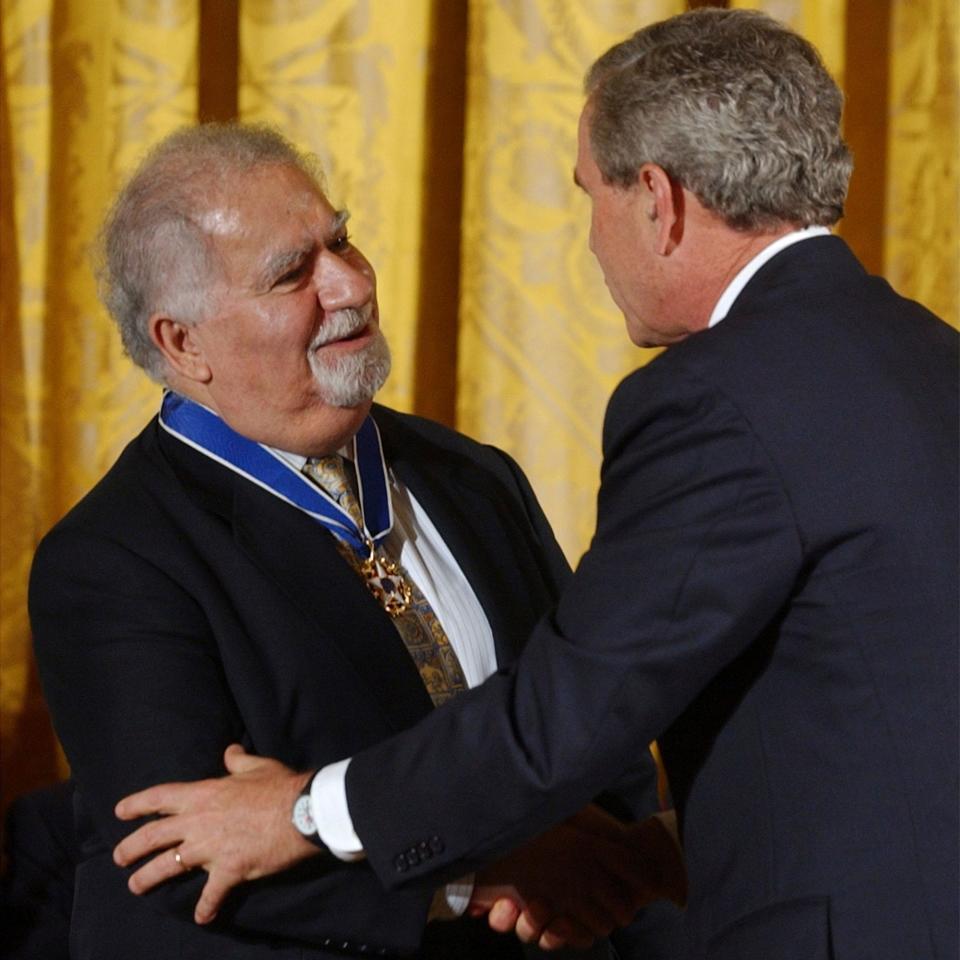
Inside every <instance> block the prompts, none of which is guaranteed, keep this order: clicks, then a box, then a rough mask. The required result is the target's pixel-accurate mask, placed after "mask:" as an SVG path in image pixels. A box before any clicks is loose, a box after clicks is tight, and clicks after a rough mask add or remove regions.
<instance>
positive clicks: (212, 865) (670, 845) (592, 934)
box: [114, 745, 686, 950]
mask: <svg viewBox="0 0 960 960" xmlns="http://www.w3.org/2000/svg"><path fill="white" fill-rule="evenodd" d="M224 761H225V764H226V768H227V771H228V774H229V775H228V776H226V777H221V778H218V779H215V780H202V781H198V782H195V783H168V784H161V785H159V786H156V787H151V788H150V789H148V790H144V791H142V792H140V793H137V794H133V795H132V796H129V797H126V798H125V799H124V800H121V801H120V803H118V804H117V807H116V814H117V816H118V817H119V818H120V819H121V820H133V819H137V818H140V817H144V816H149V815H157V814H159V815H160V818H159V819H156V820H151V821H150V822H148V823H146V824H144V825H143V826H141V827H139V828H138V829H137V830H135V831H134V832H133V833H131V834H130V835H129V836H127V837H126V838H125V839H124V840H123V841H121V843H119V844H118V845H117V847H116V849H115V851H114V860H115V862H116V863H117V864H118V865H119V866H122V867H126V866H130V865H131V864H134V863H136V862H137V861H140V860H143V859H144V858H147V857H150V859H148V860H146V862H145V863H143V864H142V865H140V866H139V868H138V869H137V870H136V871H135V872H134V873H133V874H132V875H131V877H130V880H129V887H130V890H131V891H132V892H133V893H135V894H142V893H146V892H147V891H148V890H151V889H152V888H154V887H155V886H157V885H158V884H160V883H163V882H164V881H166V880H169V879H171V878H172V877H176V876H180V875H182V874H183V872H185V871H190V870H193V869H196V868H202V869H203V870H205V871H206V872H207V874H208V877H207V881H206V884H205V886H204V888H203V891H202V893H201V895H200V899H199V900H198V902H197V906H196V909H195V912H194V919H195V920H196V922H197V923H209V922H210V921H211V920H213V918H214V917H215V916H216V915H217V912H218V910H219V909H220V906H221V905H222V903H223V901H224V899H225V898H226V896H227V894H228V893H229V892H230V890H231V889H233V888H234V887H236V886H237V885H239V884H241V883H243V882H246V881H249V880H254V879H257V878H260V877H264V876H268V875H270V874H274V873H278V872H280V871H282V870H286V869H288V868H290V867H292V866H294V865H295V864H297V863H299V862H300V861H302V860H305V859H307V858H309V857H312V856H317V855H322V851H321V850H320V849H319V848H318V847H316V846H314V845H313V844H311V843H310V842H309V841H308V840H307V839H305V838H304V837H303V836H302V835H301V834H300V833H299V832H298V831H297V830H296V829H295V828H293V826H292V824H291V822H290V817H289V811H290V810H291V809H292V807H293V801H294V799H295V798H296V797H297V796H298V795H299V793H300V791H301V790H302V788H303V787H304V785H305V784H306V781H307V779H308V777H309V774H303V773H296V772H294V771H293V770H290V769H289V768H288V767H286V766H284V765H283V764H281V763H279V762H278V761H276V760H271V759H268V758H265V757H257V756H253V755H252V754H248V753H246V752H245V751H244V750H243V749H242V748H241V747H239V746H237V745H234V746H231V747H228V748H227V751H226V753H225V755H224ZM659 899H668V900H672V901H673V902H675V903H677V904H678V905H683V904H684V903H685V902H686V872H685V869H684V865H683V860H682V857H681V853H680V848H679V845H678V842H677V840H676V837H675V824H674V822H673V814H672V812H670V813H667V814H661V815H658V816H656V817H650V818H648V819H647V820H644V821H642V822H639V823H622V822H621V821H619V820H617V819H615V818H614V817H611V816H610V815H609V814H607V813H606V812H604V811H603V810H601V809H600V808H599V807H596V806H593V805H590V806H587V807H585V808H584V809H583V810H581V811H580V812H579V813H577V814H575V815H574V816H572V817H570V818H569V819H568V820H565V821H564V822H563V823H560V824H558V825H557V826H555V827H553V828H551V829H550V830H548V831H546V832H545V833H543V834H541V835H540V836H538V837H535V838H534V839H533V840H530V841H528V842H527V843H525V844H523V845H522V846H520V847H518V848H516V849H515V850H514V851H512V852H511V853H509V854H507V855H506V856H505V857H503V858H502V859H501V860H498V861H496V862H495V863H492V864H491V865H489V866H488V867H486V868H484V869H483V870H481V871H479V872H478V873H477V875H476V877H475V880H474V884H473V892H472V895H471V898H470V901H469V904H468V906H467V913H468V914H470V915H471V916H475V917H479V916H483V915H486V916H487V918H488V923H489V925H490V926H491V927H492V928H493V929H494V930H496V931H498V932H500V933H509V932H511V931H512V932H514V933H516V935H517V937H519V938H520V939H521V940H522V941H524V942H525V943H537V944H539V946H540V947H541V948H542V949H545V950H554V949H559V948H561V947H573V948H578V949H582V948H586V947H588V946H590V944H591V943H593V942H594V941H595V940H596V939H597V938H599V937H603V936H606V935H607V934H609V933H610V932H611V931H613V930H614V929H616V928H618V927H623V926H626V925H627V924H629V923H630V922H631V921H632V920H633V918H634V916H635V914H636V912H637V910H639V909H640V908H641V907H643V906H644V905H646V904H647V903H650V902H651V901H653V900H659ZM438 922H440V921H438Z"/></svg>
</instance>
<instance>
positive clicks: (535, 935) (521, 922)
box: [514, 900, 554, 943]
mask: <svg viewBox="0 0 960 960" xmlns="http://www.w3.org/2000/svg"><path fill="white" fill-rule="evenodd" d="M553 915H554V911H553V908H552V907H551V906H550V905H549V904H547V903H546V902H544V901H543V900H529V901H527V904H526V906H525V907H524V909H523V911H522V912H521V914H520V916H519V917H518V918H517V922H516V926H515V927H514V932H515V933H516V935H517V937H518V939H520V940H522V941H523V942H524V943H536V942H537V941H538V940H539V939H540V935H541V934H542V933H543V931H544V928H545V927H546V926H547V924H548V923H549V922H550V921H551V920H552V919H553Z"/></svg>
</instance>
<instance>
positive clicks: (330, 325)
mask: <svg viewBox="0 0 960 960" xmlns="http://www.w3.org/2000/svg"><path fill="white" fill-rule="evenodd" d="M372 314H373V305H372V304H367V306H365V307H364V308H363V309H362V310H358V309H357V308H356V307H344V309H343V310H338V311H337V312H336V313H331V314H330V316H328V317H326V318H325V319H324V321H323V326H322V327H321V328H320V330H318V331H317V335H316V336H315V337H314V338H313V340H312V341H311V343H310V349H311V350H316V349H317V348H318V347H322V346H324V345H325V344H328V343H333V342H334V341H335V340H343V339H344V338H346V337H350V336H353V334H355V333H358V332H359V331H360V330H362V329H363V328H364V327H365V326H366V325H367V324H368V323H369V322H370V317H371V316H372Z"/></svg>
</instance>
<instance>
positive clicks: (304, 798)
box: [290, 771, 327, 850]
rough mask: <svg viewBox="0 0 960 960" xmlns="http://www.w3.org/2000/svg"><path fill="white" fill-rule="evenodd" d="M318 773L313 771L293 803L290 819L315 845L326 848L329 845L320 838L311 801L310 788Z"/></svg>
mask: <svg viewBox="0 0 960 960" xmlns="http://www.w3.org/2000/svg"><path fill="white" fill-rule="evenodd" d="M316 775H317V773H316V771H314V772H313V773H311V774H310V778H309V779H308V780H307V782H306V785H305V786H304V788H303V790H301V791H300V796H299V797H297V800H296V802H295V803H294V805H293V815H292V816H291V817H290V820H291V821H292V823H293V825H294V826H295V827H296V828H297V831H298V832H299V833H300V834H301V835H302V836H304V837H306V839H307V840H309V841H310V842H311V843H312V844H313V845H314V846H315V847H320V848H321V849H322V850H326V849H327V845H326V844H325V843H324V842H323V841H322V840H321V839H320V834H319V832H318V831H317V824H316V821H314V819H313V806H312V804H311V802H310V788H311V787H312V786H313V778H314V777H315V776H316Z"/></svg>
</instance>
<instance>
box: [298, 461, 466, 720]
mask: <svg viewBox="0 0 960 960" xmlns="http://www.w3.org/2000/svg"><path fill="white" fill-rule="evenodd" d="M348 469H349V471H350V473H353V466H352V464H351V465H350V466H349V467H348V466H347V462H346V461H345V460H344V458H343V457H341V456H339V455H332V456H327V457H316V458H311V459H310V460H308V461H307V462H306V464H305V465H304V468H303V472H304V473H305V474H306V475H307V476H308V477H310V479H311V480H313V481H314V483H316V484H318V485H319V486H320V487H322V488H323V490H325V491H326V492H327V493H328V494H329V495H330V496H331V497H332V498H333V499H334V500H335V501H336V502H337V504H338V505H339V506H340V508H341V509H342V510H343V511H344V512H345V513H347V514H348V515H349V517H350V518H351V520H353V522H354V523H355V524H356V525H357V528H358V529H359V530H360V532H361V534H362V533H363V530H364V526H363V513H362V510H361V507H360V502H359V500H358V499H357V495H356V493H355V491H354V486H353V484H352V483H351V480H350V476H349V475H348V473H347V471H348ZM337 546H338V548H339V549H340V553H341V554H342V555H343V556H344V557H345V558H346V560H347V561H348V562H349V563H350V565H351V566H352V567H353V568H354V569H355V570H356V571H357V573H358V574H360V575H361V577H363V578H364V579H365V580H366V579H367V578H366V577H365V576H364V573H363V570H362V561H361V558H359V557H358V556H357V554H356V552H355V551H354V550H353V548H352V547H351V546H350V545H349V544H348V543H345V542H344V541H343V540H341V539H340V538H339V537H337ZM376 550H377V552H378V553H382V554H383V555H384V557H385V559H386V560H387V561H389V562H391V563H392V564H394V565H395V566H396V567H397V568H398V571H399V576H400V577H401V578H402V579H403V580H404V581H405V582H406V583H407V585H408V586H409V587H410V602H409V603H408V604H406V605H404V609H403V610H401V611H400V612H396V613H393V612H391V617H392V619H393V623H394V626H396V628H397V631H398V632H399V634H400V636H401V638H402V639H403V643H404V646H406V648H407V652H408V653H409V654H410V656H411V657H412V658H413V662H414V663H415V664H416V666H417V670H418V671H419V673H420V677H421V679H422V680H423V684H424V686H425V687H426V688H427V693H429V694H430V699H431V700H433V703H434V706H440V704H441V703H446V701H447V700H449V699H450V698H451V697H454V696H456V695H457V694H458V693H461V692H462V691H464V690H466V689H467V682H466V679H465V678H464V675H463V668H462V667H461V666H460V661H459V660H458V659H457V655H456V653H455V652H454V650H453V647H451V646H450V641H449V640H448V639H447V635H446V633H445V632H444V630H443V626H442V625H441V623H440V620H439V619H438V618H437V615H436V613H434V611H433V608H432V607H431V606H430V603H429V602H428V601H427V599H426V597H424V595H423V593H422V591H421V590H420V588H419V587H418V586H417V585H416V583H415V582H414V581H413V580H412V579H411V578H410V576H409V574H407V573H406V571H405V570H403V568H402V567H400V566H399V564H398V563H397V561H395V560H393V559H392V558H390V557H389V556H387V555H386V553H385V551H383V548H382V547H377V548H376Z"/></svg>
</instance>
